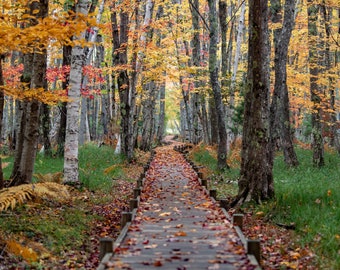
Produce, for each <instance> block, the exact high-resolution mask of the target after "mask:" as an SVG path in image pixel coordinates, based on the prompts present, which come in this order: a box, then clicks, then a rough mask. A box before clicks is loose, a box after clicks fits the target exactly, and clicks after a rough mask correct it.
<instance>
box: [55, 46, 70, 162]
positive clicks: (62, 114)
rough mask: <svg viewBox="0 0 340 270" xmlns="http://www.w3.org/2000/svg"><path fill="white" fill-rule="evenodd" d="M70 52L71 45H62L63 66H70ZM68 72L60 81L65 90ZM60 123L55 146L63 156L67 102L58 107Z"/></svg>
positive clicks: (60, 155)
mask: <svg viewBox="0 0 340 270" xmlns="http://www.w3.org/2000/svg"><path fill="white" fill-rule="evenodd" d="M71 54H72V47H71V46H63V64H62V66H63V68H65V67H70V66H71ZM69 80H70V74H69V73H67V74H65V79H64V81H63V82H62V87H63V89H64V90H66V89H67V88H68V86H69ZM59 110H60V125H59V129H58V136H57V142H58V148H57V156H59V157H63V156H64V146H65V136H66V119H67V117H66V116H67V103H66V102H63V103H62V104H61V105H60V107H59Z"/></svg>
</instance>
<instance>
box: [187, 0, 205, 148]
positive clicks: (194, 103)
mask: <svg viewBox="0 0 340 270" xmlns="http://www.w3.org/2000/svg"><path fill="white" fill-rule="evenodd" d="M192 5H193V6H194V7H192V8H191V9H190V10H191V16H192V28H193V30H194V33H193V38H192V64H193V66H194V67H195V68H196V69H197V74H196V78H195V92H194V93H193V94H192V95H191V107H192V127H193V134H192V135H193V136H192V142H193V143H194V144H198V143H199V141H200V140H201V137H202V136H201V134H200V133H201V132H200V126H201V125H200V122H199V108H200V101H201V98H200V94H199V92H198V91H199V90H198V89H199V87H200V86H201V81H200V79H199V77H200V75H201V72H200V71H199V68H200V66H201V57H200V56H201V42H200V25H199V14H198V11H199V1H198V0H194V1H193V3H192Z"/></svg>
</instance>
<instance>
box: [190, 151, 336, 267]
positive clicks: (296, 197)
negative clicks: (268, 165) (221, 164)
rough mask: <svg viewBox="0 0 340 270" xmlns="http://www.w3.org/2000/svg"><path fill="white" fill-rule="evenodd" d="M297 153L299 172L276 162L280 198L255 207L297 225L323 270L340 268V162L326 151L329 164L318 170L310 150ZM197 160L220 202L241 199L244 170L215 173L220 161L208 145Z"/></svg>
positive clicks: (197, 153) (300, 238) (280, 159)
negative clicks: (239, 185)
mask: <svg viewBox="0 0 340 270" xmlns="http://www.w3.org/2000/svg"><path fill="white" fill-rule="evenodd" d="M235 151H238V150H237V149H236V150H235ZM296 151H297V155H298V159H299V162H300V165H299V166H298V167H297V168H288V167H287V166H286V165H285V163H284V160H283V156H282V155H278V156H277V157H276V159H275V164H274V170H273V175H274V182H275V193H276V197H275V199H274V200H272V201H269V202H266V203H263V204H262V205H258V206H254V207H255V209H256V210H255V211H259V212H263V213H264V214H265V219H267V220H269V221H271V222H273V223H275V224H278V223H279V224H294V226H295V232H296V235H297V238H298V239H297V241H298V242H299V243H300V245H301V246H309V247H310V248H311V249H312V250H313V251H314V252H315V254H316V256H317V260H318V263H319V265H320V267H321V269H340V192H339V190H340V178H339V175H340V166H339V164H340V157H339V156H338V155H337V154H336V153H333V152H331V151H327V152H326V153H325V163H326V165H325V166H324V167H322V168H315V167H313V165H312V152H311V150H309V149H303V148H300V147H297V148H296ZM231 155H234V156H235V153H231ZM236 156H238V155H236ZM192 158H193V160H194V161H195V162H196V163H198V164H201V165H203V166H204V167H205V170H206V171H208V173H206V176H205V177H207V178H209V179H210V181H209V183H210V186H209V188H216V189H217V191H218V197H219V198H225V197H232V196H235V194H237V178H238V175H239V168H237V167H234V168H231V169H230V170H227V171H226V172H223V173H218V174H216V159H215V158H214V155H213V154H212V153H210V152H209V151H207V150H206V148H205V147H204V146H198V147H196V148H195V149H194V151H193V152H192Z"/></svg>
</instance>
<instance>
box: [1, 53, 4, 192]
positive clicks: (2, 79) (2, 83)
mask: <svg viewBox="0 0 340 270" xmlns="http://www.w3.org/2000/svg"><path fill="white" fill-rule="evenodd" d="M3 59H4V56H3V55H0V87H1V86H3V85H4V76H3V72H2V61H3ZM4 101H5V95H4V91H3V90H2V89H0V138H1V134H2V121H1V119H2V117H3V112H4V103H5V102H4ZM1 150H2V149H1ZM4 186H5V182H4V174H3V171H2V158H1V156H0V190H1V189H3V188H4Z"/></svg>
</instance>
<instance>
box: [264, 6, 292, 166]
mask: <svg viewBox="0 0 340 270" xmlns="http://www.w3.org/2000/svg"><path fill="white" fill-rule="evenodd" d="M294 9H295V0H286V3H285V9H284V20H283V23H282V28H278V29H275V30H274V47H275V58H274V70H275V84H274V93H273V97H272V103H271V108H270V112H271V113H270V118H271V125H270V126H271V144H272V146H271V147H270V150H271V159H272V160H274V154H275V149H276V146H277V143H278V142H280V146H281V147H282V149H283V153H284V160H285V162H286V164H287V165H288V166H292V167H295V166H297V165H298V164H299V162H298V159H297V156H296V153H295V151H294V145H293V138H292V131H291V123H290V113H289V95H288V87H287V58H288V56H287V55H288V45H289V41H290V37H291V33H292V30H293V28H294ZM271 10H272V12H271V13H272V21H273V23H279V22H281V21H282V15H281V14H282V7H281V4H280V1H278V0H272V1H271Z"/></svg>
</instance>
